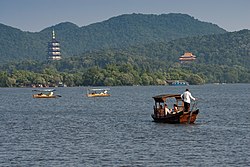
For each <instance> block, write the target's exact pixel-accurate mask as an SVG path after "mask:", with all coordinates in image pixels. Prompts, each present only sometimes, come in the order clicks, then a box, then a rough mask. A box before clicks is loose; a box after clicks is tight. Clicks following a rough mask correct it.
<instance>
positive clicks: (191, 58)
mask: <svg viewBox="0 0 250 167" xmlns="http://www.w3.org/2000/svg"><path fill="white" fill-rule="evenodd" d="M195 59H196V56H195V55H193V54H192V53H191V52H186V53H184V55H182V56H181V57H180V58H179V60H180V62H181V63H188V62H192V61H194V60H195Z"/></svg>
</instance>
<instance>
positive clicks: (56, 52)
mask: <svg viewBox="0 0 250 167" xmlns="http://www.w3.org/2000/svg"><path fill="white" fill-rule="evenodd" d="M48 59H49V60H61V59H62V57H61V49H60V43H59V42H58V41H57V40H56V34H55V31H54V30H53V31H52V41H51V42H48Z"/></svg>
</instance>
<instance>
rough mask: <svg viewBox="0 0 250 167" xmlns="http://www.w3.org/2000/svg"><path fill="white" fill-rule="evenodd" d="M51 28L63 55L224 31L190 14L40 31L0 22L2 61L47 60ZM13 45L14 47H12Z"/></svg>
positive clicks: (138, 17) (121, 19)
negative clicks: (26, 29)
mask: <svg viewBox="0 0 250 167" xmlns="http://www.w3.org/2000/svg"><path fill="white" fill-rule="evenodd" d="M52 29H54V30H55V31H56V38H57V40H58V41H59V42H60V43H61V49H62V55H63V57H69V56H73V55H79V54H81V53H84V52H86V51H91V50H99V49H105V48H124V47H128V46H133V45H138V44H140V45H141V44H149V43H152V42H161V41H162V42H166V41H171V40H174V39H178V38H184V37H190V36H199V35H208V34H221V33H226V32H227V31H226V30H224V29H222V28H220V27H219V26H217V25H215V24H212V23H207V22H202V21H199V20H198V19H195V18H193V17H191V16H189V15H187V14H173V13H171V14H161V15H154V14H135V13H134V14H124V15H119V16H116V17H112V18H110V19H108V20H105V21H102V22H97V23H93V24H90V25H88V26H82V27H79V26H77V25H76V24H74V23H71V22H62V23H59V24H56V25H54V26H51V27H48V28H45V29H43V30H41V31H40V32H26V31H21V30H19V29H16V28H13V27H10V26H6V25H4V24H0V36H1V39H0V44H1V48H0V60H1V62H9V61H13V60H15V61H16V60H17V61H18V60H24V59H34V60H45V59H46V58H47V55H46V51H47V43H48V42H49V41H50V40H51V32H52ZM10 48H11V49H10Z"/></svg>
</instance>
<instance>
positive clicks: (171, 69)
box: [0, 30, 250, 86]
mask: <svg viewBox="0 0 250 167" xmlns="http://www.w3.org/2000/svg"><path fill="white" fill-rule="evenodd" d="M249 43H250V31H249V30H242V31H238V32H231V33H224V34H217V35H206V36H198V37H188V38H182V39H177V40H173V41H170V42H157V43H151V44H147V45H137V46H131V47H126V48H123V49H121V48H120V49H103V50H98V51H91V52H85V53H82V54H79V55H75V56H72V57H68V58H65V59H62V60H60V61H54V62H47V61H32V60H29V61H23V62H15V63H8V64H5V65H2V66H0V69H1V71H2V72H1V73H0V86H20V85H21V86H22V85H29V84H31V83H35V84H38V83H43V84H48V83H54V84H55V83H59V82H64V83H66V84H67V85H69V86H79V85H111V86H114V85H159V84H165V81H166V79H174V80H182V79H183V80H187V81H188V82H190V84H203V83H214V82H219V83H250V44H249ZM184 52H192V53H193V54H194V55H196V57H197V59H196V61H195V62H193V63H191V64H186V65H183V64H180V63H179V61H178V58H179V56H181V55H182V54H183V53H184Z"/></svg>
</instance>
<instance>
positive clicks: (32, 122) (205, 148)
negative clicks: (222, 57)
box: [0, 84, 250, 167]
mask: <svg viewBox="0 0 250 167" xmlns="http://www.w3.org/2000/svg"><path fill="white" fill-rule="evenodd" d="M185 88H186V87H182V86H180V87H171V86H133V87H132V86H131V87H111V90H110V93H111V94H112V96H111V97H102V98H87V97H86V96H85V95H84V94H85V93H86V88H85V87H74V88H57V92H56V93H58V94H60V95H62V97H61V98H57V99H33V98H32V93H33V92H32V88H0V101H1V105H0V166H46V167H47V166H53V167H55V166H67V167H68V166H94V167H96V166H97V167H98V166H107V167H110V166H115V167H116V166H118V167H120V166H141V167H146V166H149V167H161V166H178V167H179V166H250V158H249V157H250V109H249V108H250V102H249V101H250V100H249V99H250V84H225V85H201V86H189V89H190V91H191V92H192V95H193V96H194V97H198V98H199V101H198V107H199V109H200V113H199V115H198V118H197V120H196V123H195V124H194V125H186V124H185V125H172V124H162V123H155V122H152V118H151V113H153V105H154V101H153V98H152V96H154V95H158V94H163V93H182V92H183V91H184V90H185Z"/></svg>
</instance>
